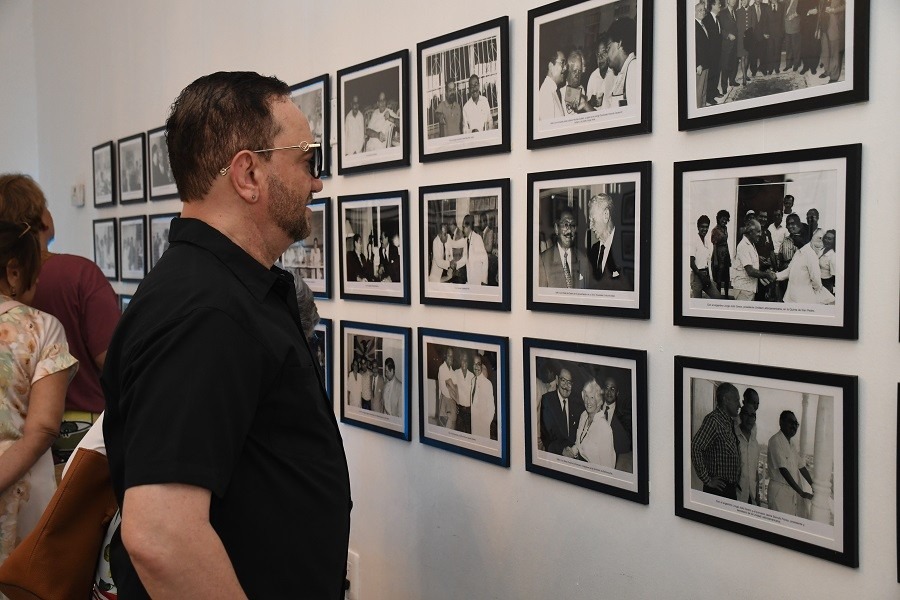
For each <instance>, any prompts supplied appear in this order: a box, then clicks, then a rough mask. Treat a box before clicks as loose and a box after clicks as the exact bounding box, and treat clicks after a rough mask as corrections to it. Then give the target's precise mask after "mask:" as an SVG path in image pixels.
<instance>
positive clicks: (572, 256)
mask: <svg viewBox="0 0 900 600" xmlns="http://www.w3.org/2000/svg"><path fill="white" fill-rule="evenodd" d="M553 230H554V232H555V233H556V244H554V245H553V246H550V247H549V248H547V249H546V250H545V251H543V252H541V254H540V257H539V260H538V286H539V287H551V288H578V289H582V288H584V287H585V284H586V282H587V277H590V267H589V266H588V265H589V263H588V258H587V255H586V254H585V253H584V250H581V249H580V248H576V247H575V239H576V237H577V233H578V217H576V216H575V212H574V211H573V210H572V209H571V208H569V207H565V208H563V209H562V210H561V211H560V212H559V215H558V216H557V218H556V222H555V223H554V224H553ZM576 425H577V423H576Z"/></svg>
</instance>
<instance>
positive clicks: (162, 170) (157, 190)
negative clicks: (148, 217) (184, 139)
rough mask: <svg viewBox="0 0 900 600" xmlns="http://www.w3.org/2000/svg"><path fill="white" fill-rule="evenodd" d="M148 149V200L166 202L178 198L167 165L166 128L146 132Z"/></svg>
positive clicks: (176, 189)
mask: <svg viewBox="0 0 900 600" xmlns="http://www.w3.org/2000/svg"><path fill="white" fill-rule="evenodd" d="M147 145H148V146H149V147H150V199H151V200H167V199H169V198H177V197H178V186H177V185H176V184H175V176H174V175H172V166H171V165H170V164H169V144H168V143H167V142H166V128H165V127H157V128H156V129H151V130H150V131H148V132H147Z"/></svg>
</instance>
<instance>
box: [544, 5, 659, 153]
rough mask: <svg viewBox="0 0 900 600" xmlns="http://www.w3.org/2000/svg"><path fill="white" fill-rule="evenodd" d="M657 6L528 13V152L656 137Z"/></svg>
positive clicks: (559, 8) (571, 7)
mask: <svg viewBox="0 0 900 600" xmlns="http://www.w3.org/2000/svg"><path fill="white" fill-rule="evenodd" d="M652 47H653V0H561V1H559V2H554V3H552V4H547V5H545V6H541V7H539V8H534V9H531V10H529V11H528V147H529V148H544V147H548V146H559V145H563V144H572V143H576V142H586V141H590V140H601V139H609V138H616V137H622V136H627V135H635V134H640V133H650V130H651V117H652V114H651V113H652V111H651V104H652V102H651V100H652V77H651V74H652V73H651V71H652V69H651V66H652Z"/></svg>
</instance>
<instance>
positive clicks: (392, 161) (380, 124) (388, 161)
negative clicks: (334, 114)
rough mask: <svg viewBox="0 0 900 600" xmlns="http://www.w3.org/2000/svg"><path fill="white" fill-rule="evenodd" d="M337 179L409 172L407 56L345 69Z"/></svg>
mask: <svg viewBox="0 0 900 600" xmlns="http://www.w3.org/2000/svg"><path fill="white" fill-rule="evenodd" d="M337 79H338V83H337V88H338V101H337V105H338V111H339V113H338V114H339V118H338V175H347V174H350V173H362V172H365V171H373V170H376V169H389V168H392V167H408V166H409V50H401V51H400V52H395V53H394V54H389V55H387V56H383V57H381V58H376V59H374V60H370V61H368V62H365V63H362V64H359V65H355V66H352V67H348V68H346V69H341V70H340V71H338V73H337Z"/></svg>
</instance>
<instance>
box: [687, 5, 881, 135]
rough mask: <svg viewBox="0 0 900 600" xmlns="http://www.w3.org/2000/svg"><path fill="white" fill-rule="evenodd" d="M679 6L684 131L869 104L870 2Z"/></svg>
mask: <svg viewBox="0 0 900 600" xmlns="http://www.w3.org/2000/svg"><path fill="white" fill-rule="evenodd" d="M710 4H711V6H707V3H706V2H703V3H702V4H701V3H697V2H694V1H692V0H688V1H682V2H679V3H678V129H680V130H682V131H683V130H686V129H701V128H704V127H713V126H716V125H726V124H729V123H742V122H745V121H752V120H755V119H768V118H771V117H777V116H781V115H789V114H793V113H799V112H805V111H808V110H815V109H820V108H829V107H832V106H840V105H842V104H850V103H853V102H863V101H865V100H868V99H869V0H827V1H825V2H816V1H815V0H768V2H767V3H763V2H760V1H757V2H755V3H751V4H750V5H749V6H746V7H744V6H743V4H744V3H737V2H735V3H734V6H733V7H729V5H728V3H727V2H721V3H719V4H715V3H710Z"/></svg>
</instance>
